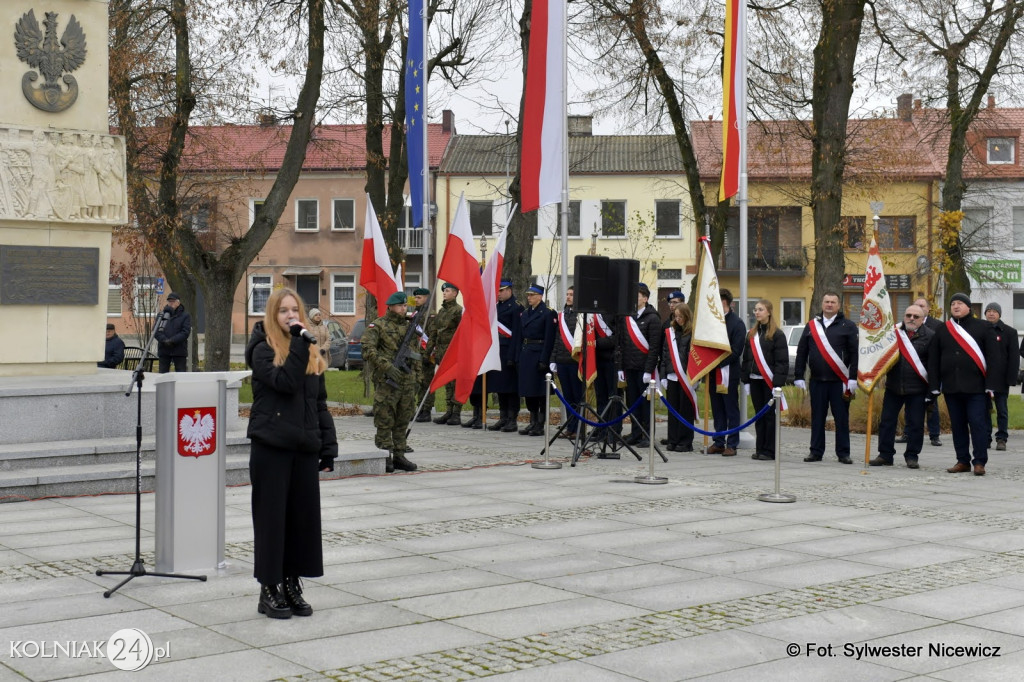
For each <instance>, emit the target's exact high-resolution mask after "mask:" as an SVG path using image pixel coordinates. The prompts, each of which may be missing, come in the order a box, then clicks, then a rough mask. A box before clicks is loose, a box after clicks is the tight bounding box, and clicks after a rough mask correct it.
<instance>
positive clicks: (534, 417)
mask: <svg viewBox="0 0 1024 682" xmlns="http://www.w3.org/2000/svg"><path fill="white" fill-rule="evenodd" d="M536 425H537V413H536V412H534V411H533V410H530V423H529V424H527V425H526V426H524V427H523V428H521V429H519V435H520V436H529V435H530V432H531V431H533V428H534V427H535V426H536Z"/></svg>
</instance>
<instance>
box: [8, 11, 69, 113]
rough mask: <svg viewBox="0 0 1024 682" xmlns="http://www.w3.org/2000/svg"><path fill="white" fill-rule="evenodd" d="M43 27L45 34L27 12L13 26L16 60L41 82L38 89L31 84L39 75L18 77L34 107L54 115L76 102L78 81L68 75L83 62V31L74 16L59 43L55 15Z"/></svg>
mask: <svg viewBox="0 0 1024 682" xmlns="http://www.w3.org/2000/svg"><path fill="white" fill-rule="evenodd" d="M43 26H45V27H46V33H45V34H44V33H43V31H42V30H41V29H40V28H39V22H38V21H37V20H36V15H35V12H34V10H31V9H30V10H29V11H28V12H26V13H25V14H23V15H22V17H21V19H19V20H18V23H17V25H16V26H15V27H14V45H15V47H16V48H17V50H18V59H20V60H21V61H23V62H25V63H26V64H28V65H29V66H30V67H32V68H33V69H36V70H37V71H38V72H39V73H42V74H43V83H42V84H41V85H40V86H39V87H38V88H37V87H33V85H32V84H33V83H35V82H36V81H37V80H39V73H36V71H29V72H27V73H26V74H25V75H24V76H22V78H21V91H22V92H23V93H24V94H25V98H26V99H27V100H28V101H29V102H30V103H31V104H32V106H34V107H35V108H37V109H42V110H43V111H49V112H51V113H57V112H61V111H64V110H65V109H67V108H68V107H70V106H71V105H72V104H74V103H75V100H77V99H78V81H77V80H75V77H74V76H72V75H71V74H70V73H68V72H70V71H74V70H75V69H77V68H78V67H80V66H81V65H82V64H83V63H84V62H85V32H84V31H83V30H82V25H81V24H80V23H78V19H76V18H75V15H73V14H72V15H71V19H70V20H69V21H68V23H67V26H66V27H65V28H64V33H63V34H62V35H61V37H60V40H59V41H58V40H57V13H56V12H47V13H46V18H45V19H43ZM61 82H63V83H64V86H66V87H64V86H62V85H61Z"/></svg>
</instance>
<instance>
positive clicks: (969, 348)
mask: <svg viewBox="0 0 1024 682" xmlns="http://www.w3.org/2000/svg"><path fill="white" fill-rule="evenodd" d="M946 329H948V330H949V333H950V334H952V336H953V339H954V340H956V342H957V343H958V344H960V347H961V348H963V349H964V352H965V353H967V354H968V355H970V356H971V359H972V360H974V364H976V365H977V366H978V369H980V370H981V375H982V376H985V375H986V373H987V372H988V364H987V363H986V362H985V354H984V353H982V352H981V348H980V347H979V346H978V342H977V341H975V340H974V337H973V336H971V335H970V334H968V333H967V332H966V331H964V328H963V327H961V326H960V325H958V324H957V323H956V322H954V321H953V320H946Z"/></svg>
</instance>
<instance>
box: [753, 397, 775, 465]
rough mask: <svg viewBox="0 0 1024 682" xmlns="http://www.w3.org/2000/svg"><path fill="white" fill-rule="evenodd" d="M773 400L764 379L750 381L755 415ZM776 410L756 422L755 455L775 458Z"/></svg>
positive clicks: (770, 411) (773, 408) (773, 409)
mask: <svg viewBox="0 0 1024 682" xmlns="http://www.w3.org/2000/svg"><path fill="white" fill-rule="evenodd" d="M771 398H772V389H770V388H768V384H767V383H766V382H765V380H764V379H751V380H750V401H751V402H752V403H753V404H754V414H757V413H758V412H760V411H761V408H762V407H764V406H765V405H766V404H768V401H769V400H771ZM775 410H776V407H775V406H774V405H773V406H772V409H770V410H768V411H767V412H765V414H764V416H763V417H761V418H760V419H758V420H757V421H756V422H754V434H755V436H754V454H755V455H768V456H770V457H774V456H775Z"/></svg>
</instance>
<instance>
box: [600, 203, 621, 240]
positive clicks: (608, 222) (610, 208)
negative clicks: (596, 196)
mask: <svg viewBox="0 0 1024 682" xmlns="http://www.w3.org/2000/svg"><path fill="white" fill-rule="evenodd" d="M601 236H602V237H625V236H626V202H625V201H602V202H601Z"/></svg>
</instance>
